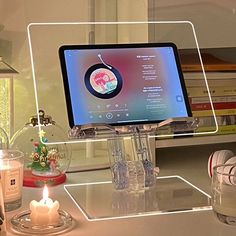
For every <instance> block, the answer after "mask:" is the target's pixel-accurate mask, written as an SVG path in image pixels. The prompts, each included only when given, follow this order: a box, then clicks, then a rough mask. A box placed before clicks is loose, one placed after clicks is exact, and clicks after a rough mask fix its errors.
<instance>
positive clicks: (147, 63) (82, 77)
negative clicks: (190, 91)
mask: <svg viewBox="0 0 236 236" xmlns="http://www.w3.org/2000/svg"><path fill="white" fill-rule="evenodd" d="M59 57H60V62H61V69H62V76H63V82H64V89H65V96H66V103H67V110H68V117H69V122H70V126H71V127H73V126H74V125H85V124H91V123H101V124H110V125H115V126H119V125H135V124H147V123H158V122H161V121H163V120H166V119H168V118H178V117H189V116H191V110H190V107H189V103H188V98H187V92H186V88H185V84H184V80H183V74H182V70H181V66H180V62H179V58H178V52H177V48H176V45H175V44H173V43H145V44H115V45H112V44H107V45H63V46H61V47H60V48H59Z"/></svg>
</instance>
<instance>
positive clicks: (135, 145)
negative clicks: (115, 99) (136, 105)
mask: <svg viewBox="0 0 236 236" xmlns="http://www.w3.org/2000/svg"><path fill="white" fill-rule="evenodd" d="M163 125H170V127H171V129H172V131H173V133H175V132H176V133H180V132H183V131H184V132H189V131H192V130H193V129H195V128H196V127H197V122H196V120H193V119H187V120H186V119H169V120H166V121H164V122H162V123H160V124H155V125H142V126H135V127H134V126H128V127H119V128H113V127H111V126H107V125H98V126H97V125H86V126H82V127H81V126H80V127H74V128H73V129H72V130H71V132H70V137H71V138H88V137H90V138H94V137H95V136H96V137H103V138H104V136H105V137H107V140H108V141H107V142H108V152H109V157H110V168H111V176H112V181H109V182H95V183H86V184H74V185H65V190H66V192H67V193H68V194H69V196H70V197H71V199H72V200H73V201H74V202H75V204H76V205H77V206H78V208H79V209H80V210H81V211H82V213H83V214H84V216H85V217H86V218H87V220H105V219H113V218H121V217H137V216H145V215H156V214H170V213H177V212H186V211H196V210H209V209H211V204H210V196H209V195H208V194H206V193H204V192H203V191H202V190H200V189H199V188H197V187H196V186H194V185H192V184H191V183H189V182H188V181H187V180H185V179H184V178H182V177H180V176H166V177H157V175H158V168H157V167H155V166H154V165H153V159H152V156H151V151H150V145H149V137H148V136H149V135H150V134H151V133H152V132H155V131H156V130H157V129H158V128H159V127H161V126H163ZM124 138H130V139H131V143H132V149H133V155H132V156H130V155H127V154H126V152H125V145H124Z"/></svg>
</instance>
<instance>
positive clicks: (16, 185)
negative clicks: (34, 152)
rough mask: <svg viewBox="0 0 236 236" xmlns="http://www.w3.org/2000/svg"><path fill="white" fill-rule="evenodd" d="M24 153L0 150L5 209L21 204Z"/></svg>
mask: <svg viewBox="0 0 236 236" xmlns="http://www.w3.org/2000/svg"><path fill="white" fill-rule="evenodd" d="M23 163H24V154H23V153H22V152H20V151H17V150H7V149H5V150H0V176H1V182H2V190H3V198H4V207H5V211H12V210H15V209H17V208H19V207H20V206H21V202H22V186H23V165H24V164H23Z"/></svg>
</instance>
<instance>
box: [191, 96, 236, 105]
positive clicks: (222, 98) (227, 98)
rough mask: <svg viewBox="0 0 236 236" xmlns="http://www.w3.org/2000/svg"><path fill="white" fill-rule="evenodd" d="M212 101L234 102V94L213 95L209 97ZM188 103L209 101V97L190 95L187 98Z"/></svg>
mask: <svg viewBox="0 0 236 236" xmlns="http://www.w3.org/2000/svg"><path fill="white" fill-rule="evenodd" d="M211 99H212V102H213V103H214V104H215V103H220V102H225V103H228V102H236V96H214V97H211ZM189 102H190V104H197V103H210V100H209V97H191V98H189Z"/></svg>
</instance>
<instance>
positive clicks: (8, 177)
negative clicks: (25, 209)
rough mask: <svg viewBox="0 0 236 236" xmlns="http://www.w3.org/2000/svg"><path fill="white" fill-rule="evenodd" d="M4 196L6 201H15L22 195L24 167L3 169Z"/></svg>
mask: <svg viewBox="0 0 236 236" xmlns="http://www.w3.org/2000/svg"><path fill="white" fill-rule="evenodd" d="M1 174H2V181H4V182H3V196H4V198H5V202H9V201H14V200H16V199H19V198H20V196H21V186H22V184H21V182H22V179H23V178H22V177H23V173H22V168H18V169H11V170H4V171H2V173H1Z"/></svg>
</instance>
